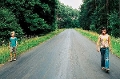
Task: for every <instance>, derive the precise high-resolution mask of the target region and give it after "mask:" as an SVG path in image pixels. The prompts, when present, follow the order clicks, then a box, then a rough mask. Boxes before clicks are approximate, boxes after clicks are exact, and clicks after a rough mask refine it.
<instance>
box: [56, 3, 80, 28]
mask: <svg viewBox="0 0 120 79" xmlns="http://www.w3.org/2000/svg"><path fill="white" fill-rule="evenodd" d="M78 19H79V11H78V10H77V9H73V8H72V7H71V6H66V5H64V4H63V3H60V2H59V4H58V9H57V24H58V27H59V28H75V27H79V25H80V24H79V20H78Z"/></svg>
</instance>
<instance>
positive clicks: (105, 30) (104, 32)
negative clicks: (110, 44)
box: [101, 27, 107, 35]
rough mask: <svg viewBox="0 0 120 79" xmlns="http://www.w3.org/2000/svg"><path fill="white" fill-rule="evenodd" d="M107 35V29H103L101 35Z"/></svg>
mask: <svg viewBox="0 0 120 79" xmlns="http://www.w3.org/2000/svg"><path fill="white" fill-rule="evenodd" d="M106 33H107V28H105V27H102V29H101V34H103V35H105V34H106Z"/></svg>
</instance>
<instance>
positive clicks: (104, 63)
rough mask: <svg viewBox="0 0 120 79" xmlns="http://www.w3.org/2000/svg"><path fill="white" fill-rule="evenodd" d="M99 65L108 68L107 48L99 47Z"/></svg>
mask: <svg viewBox="0 0 120 79" xmlns="http://www.w3.org/2000/svg"><path fill="white" fill-rule="evenodd" d="M100 52H101V67H105V68H106V69H108V68H109V48H101V49H100Z"/></svg>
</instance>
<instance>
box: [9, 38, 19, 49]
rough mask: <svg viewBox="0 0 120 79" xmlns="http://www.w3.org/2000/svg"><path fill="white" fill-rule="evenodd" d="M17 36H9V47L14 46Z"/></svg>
mask: <svg viewBox="0 0 120 79" xmlns="http://www.w3.org/2000/svg"><path fill="white" fill-rule="evenodd" d="M16 45H17V37H10V47H16Z"/></svg>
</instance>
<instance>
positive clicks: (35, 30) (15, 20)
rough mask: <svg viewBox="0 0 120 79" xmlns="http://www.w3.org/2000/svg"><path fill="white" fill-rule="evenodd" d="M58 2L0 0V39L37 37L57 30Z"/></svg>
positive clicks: (44, 0) (49, 0)
mask: <svg viewBox="0 0 120 79" xmlns="http://www.w3.org/2000/svg"><path fill="white" fill-rule="evenodd" d="M57 7H58V0H0V39H1V40H5V39H8V38H9V36H10V32H11V31H15V32H16V33H17V36H18V37H20V36H21V35H23V34H24V35H27V36H28V35H39V34H42V33H48V32H50V31H54V30H55V29H56V28H57V20H56V10H57Z"/></svg>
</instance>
